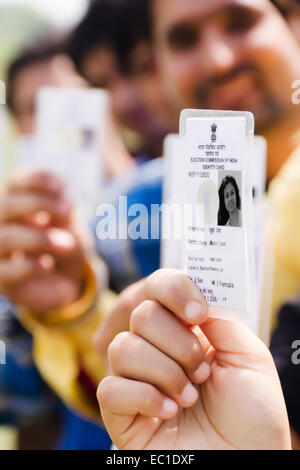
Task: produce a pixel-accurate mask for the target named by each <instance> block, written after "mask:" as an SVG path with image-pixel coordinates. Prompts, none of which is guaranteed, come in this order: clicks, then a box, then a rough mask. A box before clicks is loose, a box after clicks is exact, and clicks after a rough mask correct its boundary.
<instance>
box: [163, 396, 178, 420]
mask: <svg viewBox="0 0 300 470" xmlns="http://www.w3.org/2000/svg"><path fill="white" fill-rule="evenodd" d="M177 411H178V406H177V403H175V401H173V400H171V399H170V398H165V400H164V402H163V407H162V413H163V415H166V416H167V417H168V416H173V415H174V414H175V413H177Z"/></svg>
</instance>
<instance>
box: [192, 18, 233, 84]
mask: <svg viewBox="0 0 300 470" xmlns="http://www.w3.org/2000/svg"><path fill="white" fill-rule="evenodd" d="M199 44H200V47H201V52H200V51H199V52H200V53H199V65H200V67H201V68H202V72H203V71H204V72H205V74H206V75H208V76H210V77H214V76H219V75H225V74H226V73H229V72H230V71H231V70H232V69H233V68H234V67H235V66H236V63H237V53H236V48H237V46H238V44H234V43H233V41H232V40H229V39H228V38H226V36H225V35H224V34H222V32H221V31H220V30H219V29H218V28H217V27H216V26H210V27H209V26H208V27H207V28H204V31H203V32H202V35H201V41H200V43H199Z"/></svg>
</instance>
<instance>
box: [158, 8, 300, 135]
mask: <svg viewBox="0 0 300 470" xmlns="http://www.w3.org/2000/svg"><path fill="white" fill-rule="evenodd" d="M153 16H154V42H155V43H154V48H155V52H156V56H157V60H158V65H159V69H160V72H161V76H162V80H163V83H164V88H165V92H166V93H168V96H169V99H170V100H171V102H172V103H176V105H177V109H178V111H179V110H180V109H182V108H189V107H191V108H209V109H230V110H247V111H252V112H253V113H254V115H255V118H256V125H257V129H262V128H264V127H266V126H267V125H269V124H270V123H271V122H272V121H273V120H276V119H278V118H280V117H281V115H282V114H283V113H284V112H286V111H287V110H288V109H290V106H291V84H292V82H293V81H294V80H295V79H297V78H299V76H300V60H299V58H300V56H299V52H300V51H299V48H298V45H297V42H296V40H295V38H294V37H293V35H292V33H291V31H290V29H289V28H288V26H287V24H286V22H285V20H284V19H283V17H282V16H281V15H280V14H279V13H278V12H277V10H276V9H275V7H273V6H272V4H271V3H270V2H269V1H268V0H209V1H206V0H164V1H163V2H162V1H160V0H153Z"/></svg>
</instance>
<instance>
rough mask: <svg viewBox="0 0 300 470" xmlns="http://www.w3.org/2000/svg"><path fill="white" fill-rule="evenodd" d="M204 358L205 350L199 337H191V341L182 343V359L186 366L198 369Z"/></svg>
mask: <svg viewBox="0 0 300 470" xmlns="http://www.w3.org/2000/svg"><path fill="white" fill-rule="evenodd" d="M202 359H203V351H202V348H201V346H200V344H199V342H198V340H197V338H195V339H193V338H191V339H190V341H187V342H185V344H183V345H182V351H181V361H182V364H183V365H184V367H186V368H188V369H196V368H197V367H198V366H199V364H200V362H201V360H202Z"/></svg>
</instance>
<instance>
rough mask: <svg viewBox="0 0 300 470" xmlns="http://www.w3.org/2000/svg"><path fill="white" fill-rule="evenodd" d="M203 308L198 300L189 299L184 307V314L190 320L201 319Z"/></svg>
mask: <svg viewBox="0 0 300 470" xmlns="http://www.w3.org/2000/svg"><path fill="white" fill-rule="evenodd" d="M203 311H204V308H203V305H202V304H200V303H199V302H195V301H194V300H191V301H190V302H189V303H188V304H187V306H186V308H185V316H186V318H187V319H188V320H189V321H190V322H191V323H193V322H197V321H199V320H201V317H202V314H203Z"/></svg>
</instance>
